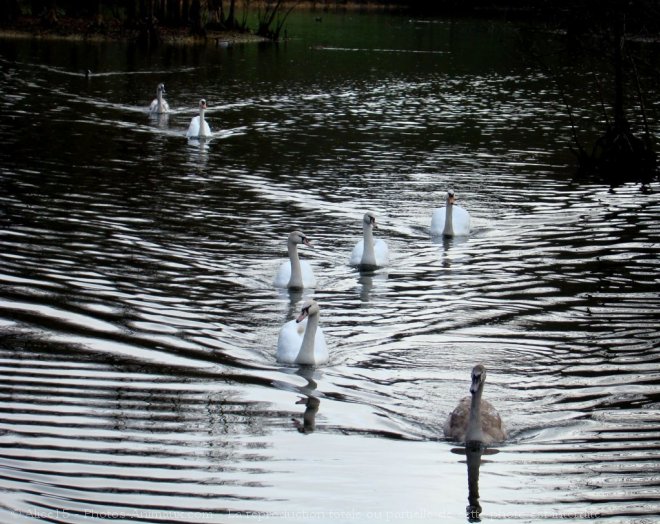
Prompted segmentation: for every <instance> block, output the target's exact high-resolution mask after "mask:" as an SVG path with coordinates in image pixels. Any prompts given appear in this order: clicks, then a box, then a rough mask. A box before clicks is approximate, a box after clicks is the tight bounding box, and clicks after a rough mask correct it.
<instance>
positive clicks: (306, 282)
mask: <svg viewBox="0 0 660 524" xmlns="http://www.w3.org/2000/svg"><path fill="white" fill-rule="evenodd" d="M300 271H301V272H302V280H303V287H316V277H315V276H314V270H313V269H312V266H311V265H310V263H309V262H307V260H301V261H300ZM290 273H291V264H289V274H290ZM287 283H288V280H287Z"/></svg>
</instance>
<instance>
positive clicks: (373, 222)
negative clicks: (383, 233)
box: [371, 217, 378, 229]
mask: <svg viewBox="0 0 660 524" xmlns="http://www.w3.org/2000/svg"><path fill="white" fill-rule="evenodd" d="M371 227H372V228H374V229H378V226H377V225H376V218H375V217H371Z"/></svg>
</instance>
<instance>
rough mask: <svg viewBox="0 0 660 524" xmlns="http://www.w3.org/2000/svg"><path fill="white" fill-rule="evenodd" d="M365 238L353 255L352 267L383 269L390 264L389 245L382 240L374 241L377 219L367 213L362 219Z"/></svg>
mask: <svg viewBox="0 0 660 524" xmlns="http://www.w3.org/2000/svg"><path fill="white" fill-rule="evenodd" d="M362 228H363V231H364V238H363V239H362V240H360V241H359V242H358V243H357V244H355V247H354V248H353V251H352V253H351V262H350V263H351V265H352V266H359V267H363V268H369V267H383V266H386V265H387V264H388V263H389V259H390V253H389V249H388V247H387V243H386V242H385V241H384V240H382V239H380V238H379V239H376V240H374V234H373V230H374V229H376V217H375V215H374V214H373V213H371V212H367V213H365V214H364V217H363V219H362Z"/></svg>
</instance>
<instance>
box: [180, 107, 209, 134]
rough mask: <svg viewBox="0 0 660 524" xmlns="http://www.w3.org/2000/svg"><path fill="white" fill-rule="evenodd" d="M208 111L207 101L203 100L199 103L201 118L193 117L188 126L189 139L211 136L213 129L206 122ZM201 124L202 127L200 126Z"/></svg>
mask: <svg viewBox="0 0 660 524" xmlns="http://www.w3.org/2000/svg"><path fill="white" fill-rule="evenodd" d="M205 110H206V100H204V99H203V98H202V99H201V100H200V101H199V116H195V117H193V119H192V120H191V121H190V125H189V126H188V132H187V133H186V136H187V137H188V138H206V137H208V136H211V128H210V127H209V125H208V123H207V122H206V120H204V111H205ZM200 124H201V125H200Z"/></svg>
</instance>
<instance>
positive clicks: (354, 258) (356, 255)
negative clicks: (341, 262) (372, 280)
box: [349, 239, 364, 266]
mask: <svg viewBox="0 0 660 524" xmlns="http://www.w3.org/2000/svg"><path fill="white" fill-rule="evenodd" d="M363 252H364V239H362V240H360V241H359V242H358V243H357V244H355V247H354V248H353V251H352V252H351V258H350V262H349V263H350V265H351V266H357V265H359V264H360V263H362V253H363Z"/></svg>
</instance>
